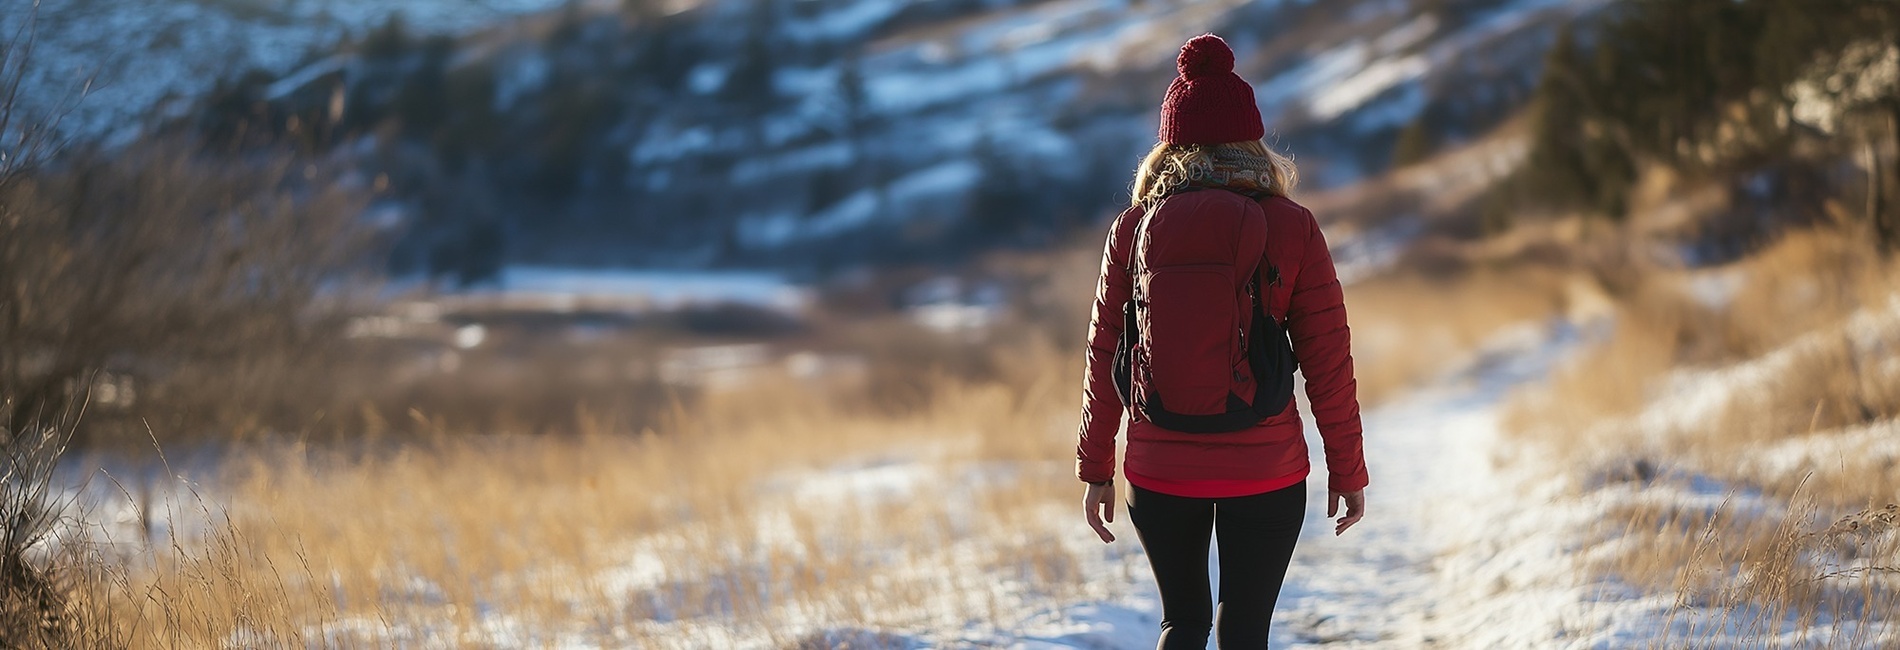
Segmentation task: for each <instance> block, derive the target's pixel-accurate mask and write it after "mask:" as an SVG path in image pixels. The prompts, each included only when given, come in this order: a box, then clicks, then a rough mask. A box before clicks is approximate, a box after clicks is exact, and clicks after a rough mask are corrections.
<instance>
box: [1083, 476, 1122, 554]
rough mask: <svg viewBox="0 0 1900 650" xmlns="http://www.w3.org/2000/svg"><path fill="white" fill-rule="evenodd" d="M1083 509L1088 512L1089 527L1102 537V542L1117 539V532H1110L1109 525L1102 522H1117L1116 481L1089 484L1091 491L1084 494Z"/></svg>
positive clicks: (1105, 542)
mask: <svg viewBox="0 0 1900 650" xmlns="http://www.w3.org/2000/svg"><path fill="white" fill-rule="evenodd" d="M1082 511H1083V512H1085V513H1087V514H1088V520H1089V527H1090V528H1093V529H1095V534H1096V536H1098V537H1101V538H1102V543H1104V544H1107V543H1109V542H1113V541H1115V534H1114V533H1111V532H1108V526H1107V525H1105V524H1103V523H1102V522H1103V521H1104V520H1106V521H1107V522H1108V523H1114V522H1115V482H1114V481H1109V482H1107V483H1103V484H1101V485H1096V484H1094V483H1090V484H1089V491H1088V492H1087V493H1086V494H1083V495H1082Z"/></svg>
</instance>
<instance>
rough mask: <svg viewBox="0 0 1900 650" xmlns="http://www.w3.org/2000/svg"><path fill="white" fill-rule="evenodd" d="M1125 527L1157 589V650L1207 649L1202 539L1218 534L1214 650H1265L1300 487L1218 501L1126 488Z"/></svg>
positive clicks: (1208, 608)
mask: <svg viewBox="0 0 1900 650" xmlns="http://www.w3.org/2000/svg"><path fill="white" fill-rule="evenodd" d="M1129 487H1130V488H1131V491H1132V492H1133V494H1131V495H1129V500H1128V520H1129V521H1130V522H1133V523H1134V524H1135V534H1136V536H1138V537H1140V538H1141V547H1142V549H1144V550H1146V551H1147V553H1148V565H1149V566H1151V567H1153V568H1154V572H1155V584H1156V586H1158V587H1160V589H1161V643H1160V644H1159V645H1157V646H1156V647H1157V648H1159V649H1160V650H1176V649H1178V648H1194V649H1195V650H1201V649H1203V648H1206V647H1207V634H1208V632H1209V630H1211V629H1213V628H1214V627H1215V621H1216V615H1215V611H1214V606H1213V604H1211V603H1209V602H1208V601H1209V598H1210V594H1209V591H1210V588H1209V586H1208V575H1207V544H1208V537H1209V536H1210V535H1212V534H1213V532H1214V529H1215V528H1219V529H1220V540H1219V542H1220V610H1219V616H1218V620H1219V629H1220V636H1219V641H1220V645H1219V647H1220V648H1221V649H1222V650H1239V649H1242V648H1245V649H1254V648H1265V647H1267V628H1268V626H1269V625H1270V624H1271V623H1272V617H1273V604H1274V602H1275V601H1278V600H1279V599H1280V583H1281V582H1282V581H1283V580H1285V579H1286V566H1287V562H1288V561H1290V560H1291V559H1292V558H1293V545H1294V544H1295V543H1296V542H1298V541H1299V538H1300V523H1301V522H1302V521H1303V520H1304V519H1305V518H1306V484H1305V483H1297V484H1294V485H1293V486H1292V487H1287V488H1282V489H1279V490H1274V491H1272V492H1266V493H1263V494H1255V495H1252V496H1244V497H1228V498H1221V499H1196V498H1191V497H1177V496H1173V495H1167V494H1162V493H1160V492H1153V491H1149V490H1144V489H1141V488H1139V487H1135V486H1129Z"/></svg>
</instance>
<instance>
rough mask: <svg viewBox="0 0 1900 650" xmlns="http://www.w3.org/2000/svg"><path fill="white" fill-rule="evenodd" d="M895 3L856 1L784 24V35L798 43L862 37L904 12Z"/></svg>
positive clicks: (902, 5) (898, 4)
mask: <svg viewBox="0 0 1900 650" xmlns="http://www.w3.org/2000/svg"><path fill="white" fill-rule="evenodd" d="M904 4H905V3H904V2H899V1H898V0H857V1H856V2H846V3H845V4H844V6H843V7H840V8H837V9H834V10H832V11H828V12H825V13H823V14H820V15H818V16H816V17H814V18H810V19H804V20H788V21H785V23H784V25H783V26H782V27H781V29H782V30H783V31H784V34H785V35H786V36H788V37H790V38H791V39H793V40H797V41H807V42H809V41H821V40H828V39H840V38H847V37H856V36H862V35H863V34H864V33H865V32H867V31H869V30H870V29H871V28H873V27H876V26H878V25H879V24H881V23H883V22H884V21H886V20H889V19H890V18H891V17H892V16H895V15H897V12H898V11H901V10H902V9H903V8H904Z"/></svg>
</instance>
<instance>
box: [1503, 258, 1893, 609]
mask: <svg viewBox="0 0 1900 650" xmlns="http://www.w3.org/2000/svg"><path fill="white" fill-rule="evenodd" d="M1870 239H1871V238H1868V237H1866V236H1864V233H1861V232H1860V231H1859V230H1858V229H1857V228H1856V227H1854V226H1852V225H1830V226H1823V227H1818V228H1814V229H1809V230H1803V231H1797V232H1793V233H1790V234H1789V235H1787V236H1785V237H1783V238H1781V239H1780V240H1779V241H1777V242H1776V243H1774V244H1773V245H1771V246H1769V247H1767V248H1765V249H1763V250H1761V251H1760V252H1758V253H1756V254H1754V255H1751V256H1750V257H1748V258H1746V259H1744V260H1742V261H1740V262H1736V263H1733V264H1730V265H1727V266H1724V267H1720V268H1717V269H1711V270H1700V271H1694V272H1685V271H1672V270H1668V269H1661V268H1653V267H1651V268H1642V267H1640V266H1638V267H1636V268H1631V267H1623V268H1616V269H1612V270H1606V271H1604V272H1602V273H1600V277H1602V278H1603V281H1602V282H1601V284H1602V285H1604V286H1606V287H1609V290H1610V292H1611V293H1612V294H1614V295H1615V296H1616V303H1617V310H1616V323H1615V329H1614V333H1613V335H1612V336H1610V337H1609V338H1608V339H1607V340H1605V341H1602V342H1600V343H1598V344H1596V346H1595V347H1594V349H1592V350H1590V351H1588V352H1587V353H1585V354H1582V355H1580V356H1579V357H1578V358H1577V359H1576V361H1575V362H1574V363H1573V364H1571V365H1570V366H1568V367H1566V368H1564V369H1563V370H1561V371H1560V372H1559V373H1558V374H1557V376H1555V377H1554V378H1553V379H1552V381H1551V382H1550V384H1549V385H1548V386H1547V387H1545V388H1543V389H1542V390H1540V391H1538V392H1536V393H1532V394H1527V395H1524V396H1523V397H1522V398H1521V399H1519V400H1518V402H1517V403H1516V404H1515V406H1514V408H1513V411H1512V413H1511V414H1510V416H1509V417H1510V420H1511V426H1510V427H1509V428H1510V429H1511V430H1514V431H1517V432H1519V433H1520V434H1521V435H1522V436H1523V437H1524V438H1525V439H1527V440H1530V441H1532V442H1534V443H1536V444H1540V445H1544V446H1546V447H1547V448H1549V449H1551V450H1552V453H1553V454H1554V455H1555V456H1557V457H1561V458H1566V459H1570V462H1571V463H1573V464H1574V465H1575V466H1578V467H1581V468H1585V469H1584V473H1585V474H1586V475H1587V476H1585V477H1583V479H1584V480H1583V481H1582V482H1581V483H1580V485H1581V486H1582V488H1583V489H1586V490H1605V491H1606V492H1605V494H1607V495H1609V501H1608V503H1610V504H1611V505H1610V506H1608V507H1609V510H1607V511H1606V512H1605V516H1604V517H1603V518H1602V520H1601V523H1600V524H1599V525H1598V526H1597V529H1596V530H1595V531H1593V535H1595V536H1597V538H1598V539H1599V540H1601V541H1603V542H1605V543H1606V546H1605V548H1606V549H1609V550H1610V552H1609V553H1607V554H1599V555H1597V557H1599V558H1601V559H1600V560H1599V561H1597V562H1596V563H1595V564H1596V565H1597V566H1596V568H1597V569H1599V570H1601V571H1604V572H1607V573H1608V574H1610V575H1614V576H1617V577H1618V578H1620V579H1621V580H1623V581H1625V582H1627V583H1629V584H1633V585H1637V586H1639V587H1641V588H1643V589H1647V590H1653V591H1660V592H1663V593H1675V594H1676V595H1677V598H1678V608H1677V609H1678V610H1679V611H1681V612H1683V613H1682V614H1681V616H1680V620H1676V621H1675V625H1674V626H1672V627H1669V628H1668V631H1669V634H1670V636H1668V637H1665V638H1663V639H1659V640H1657V641H1656V643H1658V644H1662V645H1664V646H1668V645H1671V644H1676V643H1691V644H1697V643H1713V642H1714V641H1711V639H1714V638H1717V637H1716V636H1713V635H1715V634H1717V633H1721V634H1724V635H1727V636H1726V637H1723V638H1728V639H1731V640H1734V639H1740V640H1741V641H1742V642H1743V643H1744V645H1747V644H1750V643H1754V644H1760V645H1763V646H1774V645H1778V644H1785V643H1791V642H1793V641H1792V639H1794V638H1796V637H1792V636H1784V635H1787V634H1791V633H1793V632H1792V631H1793V630H1800V629H1808V630H1809V633H1810V634H1811V635H1812V633H1813V632H1814V631H1816V630H1819V631H1827V632H1831V633H1832V636H1829V637H1827V640H1826V641H1825V644H1826V645H1829V646H1831V647H1871V644H1877V643H1881V642H1883V641H1880V639H1883V638H1888V637H1884V636H1881V635H1882V634H1886V633H1891V630H1888V629H1886V628H1885V627H1883V626H1885V625H1890V624H1891V623H1892V621H1891V616H1890V614H1891V613H1892V612H1894V611H1900V590H1897V589H1896V588H1895V583H1894V582H1893V577H1894V574H1895V573H1900V536H1896V534H1895V531H1894V528H1893V526H1892V517H1893V508H1894V506H1893V505H1892V504H1894V503H1896V502H1900V450H1896V449H1895V448H1894V445H1893V442H1892V441H1893V440H1894V438H1893V436H1894V432H1895V430H1894V429H1893V426H1894V422H1895V420H1894V418H1895V416H1896V415H1900V372H1896V370H1897V369H1900V356H1896V349H1895V347H1894V345H1895V342H1896V341H1900V314H1896V312H1895V306H1896V303H1895V294H1894V293H1893V291H1894V287H1896V286H1900V283H1897V282H1900V265H1896V264H1895V263H1893V262H1892V261H1890V260H1887V259H1885V258H1883V257H1882V256H1881V255H1880V254H1879V253H1878V252H1877V251H1876V250H1875V248H1874V247H1873V245H1872V244H1871V243H1870ZM1671 617H1672V619H1674V618H1677V617H1676V616H1675V615H1674V614H1672V616H1671ZM1820 638H1821V637H1818V636H1813V637H1812V638H1810V640H1809V641H1807V643H1821V642H1822V641H1820V640H1818V639H1820Z"/></svg>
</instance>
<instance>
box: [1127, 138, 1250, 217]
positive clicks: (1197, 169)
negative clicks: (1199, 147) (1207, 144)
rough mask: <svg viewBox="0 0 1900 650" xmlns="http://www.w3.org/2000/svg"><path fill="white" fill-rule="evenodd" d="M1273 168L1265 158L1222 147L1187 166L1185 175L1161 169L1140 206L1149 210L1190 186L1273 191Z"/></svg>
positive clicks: (1245, 191) (1246, 191) (1243, 191)
mask: <svg viewBox="0 0 1900 650" xmlns="http://www.w3.org/2000/svg"><path fill="white" fill-rule="evenodd" d="M1272 169H1273V161H1271V160H1268V159H1267V158H1266V157H1265V156H1256V155H1253V154H1249V153H1247V152H1244V151H1236V150H1234V149H1232V148H1227V147H1223V148H1220V149H1216V150H1214V151H1212V152H1209V153H1208V155H1207V156H1205V157H1200V158H1198V159H1197V160H1196V161H1195V163H1194V164H1190V165H1188V168H1187V170H1186V171H1187V173H1186V174H1185V175H1183V174H1181V173H1180V172H1179V171H1176V170H1175V169H1168V170H1164V171H1163V172H1162V174H1163V176H1162V178H1161V179H1160V180H1159V181H1158V184H1157V186H1156V187H1155V189H1154V190H1152V191H1151V192H1150V193H1149V195H1148V196H1147V197H1146V198H1145V199H1143V200H1142V205H1143V206H1144V207H1145V208H1146V209H1148V210H1150V211H1152V210H1153V209H1154V208H1155V207H1156V206H1157V205H1159V204H1160V202H1161V199H1164V198H1167V197H1168V196H1170V195H1173V194H1178V193H1180V192H1181V191H1183V190H1186V189H1187V188H1188V187H1190V186H1193V187H1214V188H1226V189H1230V190H1234V191H1236V192H1242V193H1247V194H1254V193H1262V192H1268V191H1270V190H1272V189H1273V172H1272Z"/></svg>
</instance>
